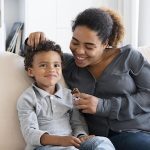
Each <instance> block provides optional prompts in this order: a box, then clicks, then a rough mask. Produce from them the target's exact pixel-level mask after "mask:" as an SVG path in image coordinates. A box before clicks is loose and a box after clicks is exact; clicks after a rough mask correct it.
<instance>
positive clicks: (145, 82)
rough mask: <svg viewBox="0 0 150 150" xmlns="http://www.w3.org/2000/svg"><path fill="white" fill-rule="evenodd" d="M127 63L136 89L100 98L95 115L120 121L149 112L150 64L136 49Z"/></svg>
mask: <svg viewBox="0 0 150 150" xmlns="http://www.w3.org/2000/svg"><path fill="white" fill-rule="evenodd" d="M128 64H129V68H130V70H129V75H130V76H131V77H132V79H133V81H134V83H135V86H136V91H135V92H134V93H128V94H125V95H122V96H118V97H117V96H114V97H111V98H108V99H101V98H100V99H99V103H98V106H97V113H96V115H100V116H105V117H106V116H107V117H108V118H110V119H117V120H120V121H122V120H129V119H134V118H136V116H138V115H140V114H144V113H150V109H149V108H150V64H149V63H148V62H147V61H146V60H145V59H144V57H143V56H142V54H141V53H139V52H137V51H133V52H132V55H131V57H130V59H129V61H128Z"/></svg>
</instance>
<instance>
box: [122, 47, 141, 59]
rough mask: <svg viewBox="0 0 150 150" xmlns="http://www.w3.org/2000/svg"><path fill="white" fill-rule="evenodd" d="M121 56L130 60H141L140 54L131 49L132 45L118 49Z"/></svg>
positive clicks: (136, 50)
mask: <svg viewBox="0 0 150 150" xmlns="http://www.w3.org/2000/svg"><path fill="white" fill-rule="evenodd" d="M120 51H121V53H122V54H124V55H127V56H128V57H129V58H131V59H134V60H135V59H139V58H142V59H143V56H142V54H141V53H140V52H139V51H138V49H137V48H135V47H133V46H132V45H126V46H123V47H121V48H120Z"/></svg>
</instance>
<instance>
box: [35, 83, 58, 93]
mask: <svg viewBox="0 0 150 150" xmlns="http://www.w3.org/2000/svg"><path fill="white" fill-rule="evenodd" d="M35 85H36V86H37V87H39V88H40V89H42V90H44V91H46V92H47V93H49V94H51V95H54V94H55V93H56V90H57V89H56V84H55V85H53V86H49V87H41V86H39V85H38V84H37V83H35Z"/></svg>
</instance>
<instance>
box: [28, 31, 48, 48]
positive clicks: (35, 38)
mask: <svg viewBox="0 0 150 150" xmlns="http://www.w3.org/2000/svg"><path fill="white" fill-rule="evenodd" d="M46 39H47V38H46V35H45V34H44V33H43V32H32V33H30V35H29V37H28V41H27V44H28V45H29V46H31V47H36V46H37V45H38V44H39V43H40V42H41V41H45V40H46Z"/></svg>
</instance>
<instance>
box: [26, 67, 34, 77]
mask: <svg viewBox="0 0 150 150" xmlns="http://www.w3.org/2000/svg"><path fill="white" fill-rule="evenodd" d="M27 74H28V76H29V77H34V75H33V70H32V68H28V71H27Z"/></svg>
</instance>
